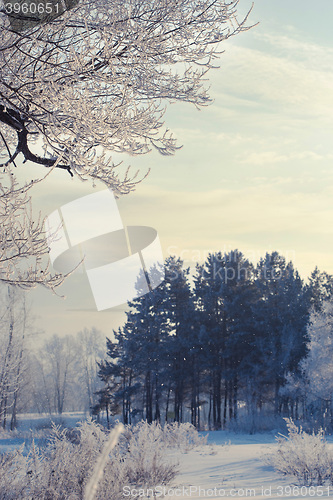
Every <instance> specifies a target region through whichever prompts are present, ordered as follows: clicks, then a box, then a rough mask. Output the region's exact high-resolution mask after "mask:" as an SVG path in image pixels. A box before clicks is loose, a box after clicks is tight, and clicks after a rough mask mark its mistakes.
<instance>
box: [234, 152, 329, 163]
mask: <svg viewBox="0 0 333 500" xmlns="http://www.w3.org/2000/svg"><path fill="white" fill-rule="evenodd" d="M295 160H300V161H301V160H311V161H320V160H333V154H332V153H328V154H318V153H316V152H314V151H302V152H298V153H293V152H289V153H287V154H283V153H282V154H281V153H280V154H279V153H277V152H276V151H261V152H249V153H246V152H244V153H242V154H241V155H239V161H240V163H246V164H252V165H266V166H268V165H271V164H273V163H285V162H289V161H295Z"/></svg>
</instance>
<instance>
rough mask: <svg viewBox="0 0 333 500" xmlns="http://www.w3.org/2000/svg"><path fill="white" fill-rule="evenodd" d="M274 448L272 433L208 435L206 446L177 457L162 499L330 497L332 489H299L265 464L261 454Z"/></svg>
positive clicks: (214, 433) (256, 499)
mask: <svg viewBox="0 0 333 500" xmlns="http://www.w3.org/2000/svg"><path fill="white" fill-rule="evenodd" d="M214 442H215V443H216V444H215V445H214V444H212V443H214ZM224 443H228V444H226V445H225V444H224ZM330 446H332V444H331V445H330ZM276 447H277V444H276V441H275V437H274V434H256V435H253V436H249V435H241V434H230V433H225V432H223V431H221V432H210V433H209V436H208V446H202V447H200V448H197V449H194V450H192V451H190V452H188V453H187V454H182V455H179V456H178V460H179V464H180V474H179V475H178V476H177V477H176V479H175V481H174V482H173V483H172V485H170V486H168V487H167V488H166V489H165V490H163V493H166V495H165V498H166V499H168V500H169V499H171V498H191V499H192V500H199V499H200V500H208V499H211V498H252V499H255V500H259V499H260V500H263V499H264V498H269V499H283V500H284V499H290V498H299V499H300V498H306V499H309V498H319V497H323V498H326V497H329V496H331V497H333V487H330V488H328V487H327V486H325V487H311V488H310V487H303V488H300V487H297V486H295V485H294V484H293V483H292V479H291V480H290V479H289V480H288V479H286V478H283V477H281V476H280V475H278V474H277V473H276V472H274V470H273V469H272V467H271V466H269V465H266V464H265V461H264V460H263V457H264V455H267V454H268V453H269V452H271V451H272V450H274V448H276ZM158 493H159V492H158Z"/></svg>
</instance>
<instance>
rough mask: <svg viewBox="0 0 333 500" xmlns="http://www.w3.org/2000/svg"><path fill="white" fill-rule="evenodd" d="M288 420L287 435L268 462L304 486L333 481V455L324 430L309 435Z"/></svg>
mask: <svg viewBox="0 0 333 500" xmlns="http://www.w3.org/2000/svg"><path fill="white" fill-rule="evenodd" d="M285 420H286V423H287V428H288V436H287V437H286V436H282V435H280V436H279V437H278V438H277V441H278V449H277V451H276V452H274V453H273V454H272V455H271V456H270V457H268V462H269V463H270V464H271V465H272V466H273V467H274V469H275V470H276V471H277V472H279V473H281V474H283V475H288V476H293V477H294V478H295V479H296V480H297V482H298V483H299V484H301V485H304V486H312V485H322V484H323V483H325V482H327V481H330V482H332V478H333V474H332V471H333V454H332V453H331V452H330V451H329V449H328V446H327V442H326V441H325V439H324V433H323V430H320V431H319V432H318V433H317V434H314V433H312V434H307V433H306V432H304V431H303V429H302V427H300V428H298V427H297V426H296V425H295V424H294V422H293V421H292V420H291V419H285Z"/></svg>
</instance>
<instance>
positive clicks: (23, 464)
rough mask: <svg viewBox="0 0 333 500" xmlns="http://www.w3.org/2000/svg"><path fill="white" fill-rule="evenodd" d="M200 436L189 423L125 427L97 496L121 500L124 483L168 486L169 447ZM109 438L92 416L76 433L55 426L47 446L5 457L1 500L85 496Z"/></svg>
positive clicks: (171, 470) (0, 469) (171, 469)
mask: <svg viewBox="0 0 333 500" xmlns="http://www.w3.org/2000/svg"><path fill="white" fill-rule="evenodd" d="M173 432H174V434H175V436H176V437H175V436H172V433H173ZM166 439H167V442H166ZM195 439H197V441H196V442H197V443H199V442H201V441H200V439H199V438H198V437H195V434H194V433H193V431H192V429H190V427H189V426H187V425H185V427H184V429H182V425H179V426H170V427H169V428H167V429H166V430H164V429H162V428H161V427H160V426H159V425H158V424H147V423H146V422H142V423H139V424H137V425H136V426H134V427H130V426H128V427H126V429H125V432H124V435H123V436H121V439H120V441H119V444H118V446H117V447H116V448H115V449H113V450H112V452H111V453H110V454H109V458H108V460H107V461H106V463H105V465H104V468H103V476H102V480H101V481H99V483H98V490H97V492H96V496H95V498H96V500H98V499H103V500H104V499H105V498H112V499H116V498H121V497H122V492H123V487H124V486H125V485H133V486H147V487H149V488H153V487H154V486H157V485H161V484H168V483H169V482H170V481H171V480H172V479H173V478H174V477H175V475H176V472H177V470H176V465H175V464H174V463H172V462H170V457H168V456H167V453H166V448H170V447H171V446H177V447H181V446H185V445H186V446H188V445H190V444H191V445H193V444H194V442H195ZM107 440H108V434H107V433H106V432H105V431H104V430H103V428H102V427H100V426H99V425H97V424H95V423H94V422H92V421H91V420H88V421H86V422H83V423H80V424H79V426H78V427H77V429H76V430H75V431H73V430H70V431H68V429H61V428H60V427H59V426H54V427H53V430H52V434H51V438H50V440H49V442H48V444H47V446H46V447H45V448H43V449H38V448H37V447H36V446H35V444H34V442H33V443H32V446H31V448H30V451H29V453H28V455H25V454H24V446H22V447H21V448H20V449H18V450H16V451H15V452H11V453H6V454H4V455H2V456H0V500H1V499H6V500H14V499H15V500H16V499H18V498H20V499H22V500H24V499H27V500H28V499H29V500H31V499H32V498H33V499H34V500H81V499H83V498H84V492H85V488H86V486H87V483H88V481H89V479H90V478H91V476H92V474H93V471H94V466H95V464H96V462H97V460H98V458H99V457H100V455H101V452H102V449H103V447H104V445H105V443H106V441H107ZM186 443H187V444H186Z"/></svg>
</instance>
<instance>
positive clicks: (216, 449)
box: [0, 414, 333, 500]
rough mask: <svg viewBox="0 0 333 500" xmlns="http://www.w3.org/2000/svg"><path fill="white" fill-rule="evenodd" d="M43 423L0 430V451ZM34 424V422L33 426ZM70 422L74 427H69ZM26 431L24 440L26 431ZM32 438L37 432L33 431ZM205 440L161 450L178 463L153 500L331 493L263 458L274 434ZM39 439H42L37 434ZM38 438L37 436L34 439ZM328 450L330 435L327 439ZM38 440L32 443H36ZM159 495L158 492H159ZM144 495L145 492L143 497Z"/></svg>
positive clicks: (215, 435)
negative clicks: (296, 480) (296, 479)
mask: <svg viewBox="0 0 333 500" xmlns="http://www.w3.org/2000/svg"><path fill="white" fill-rule="evenodd" d="M80 417H82V414H75V415H73V414H72V415H64V420H65V421H66V423H67V424H70V426H74V425H75V423H74V422H75V420H76V421H78V420H80ZM44 420H45V421H46V420H47V419H46V417H44V418H41V417H40V416H39V417H38V416H37V415H36V417H35V418H31V415H30V419H26V420H24V422H23V419H22V418H21V420H20V423H21V429H22V430H21V431H14V432H7V431H6V432H5V431H2V432H0V452H1V453H4V452H8V451H11V450H13V449H14V448H19V447H20V446H22V444H24V442H25V443H26V448H27V447H28V445H29V444H30V443H31V439H32V434H33V432H34V430H33V429H36V427H37V428H38V427H39V426H40V425H41V424H42V423H44ZM37 424H39V425H37ZM73 424H74V425H73ZM27 429H31V430H30V439H29V436H28V434H27ZM35 432H36V433H37V436H38V432H41V431H37V430H35ZM201 434H203V435H207V434H208V435H207V444H206V445H200V446H199V447H197V448H194V449H192V450H190V451H188V452H186V453H184V452H181V451H180V450H177V451H175V450H173V451H170V452H169V451H167V452H166V453H168V456H169V460H170V461H172V462H173V463H174V462H178V464H179V466H178V469H179V474H178V475H177V476H176V478H175V479H174V480H173V481H172V482H171V483H170V484H169V485H168V486H157V487H156V488H155V497H154V498H165V500H170V499H175V498H191V499H192V500H208V499H211V498H215V499H216V498H237V499H240V498H252V499H254V500H259V499H260V500H263V499H265V498H269V499H272V500H278V499H279V500H286V499H290V498H302V499H310V498H317V497H323V498H325V497H328V496H330V495H333V487H332V486H331V487H328V486H324V487H311V488H310V487H303V488H301V487H298V486H295V485H294V484H293V483H292V481H293V479H291V478H289V479H288V478H284V477H281V476H280V475H279V474H278V473H276V472H275V471H274V470H273V468H272V467H271V466H270V465H268V464H267V463H266V462H265V455H267V454H269V453H271V452H272V451H273V450H274V449H276V448H277V443H276V439H275V434H276V433H275V432H271V433H265V434H254V435H247V434H236V433H232V432H226V431H214V432H208V433H207V432H203V433H201ZM41 439H42V438H41ZM37 441H38V437H37ZM328 441H329V443H330V444H329V446H330V447H332V448H333V442H332V439H330V438H329V439H328ZM37 444H38V443H37ZM151 491H152V490H150V492H149V493H148V494H146V496H143V493H144V490H143V489H140V488H130V487H127V489H125V488H124V492H123V498H130V499H133V498H153V497H152V496H151ZM162 493H163V494H164V496H162ZM148 495H150V496H148Z"/></svg>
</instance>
